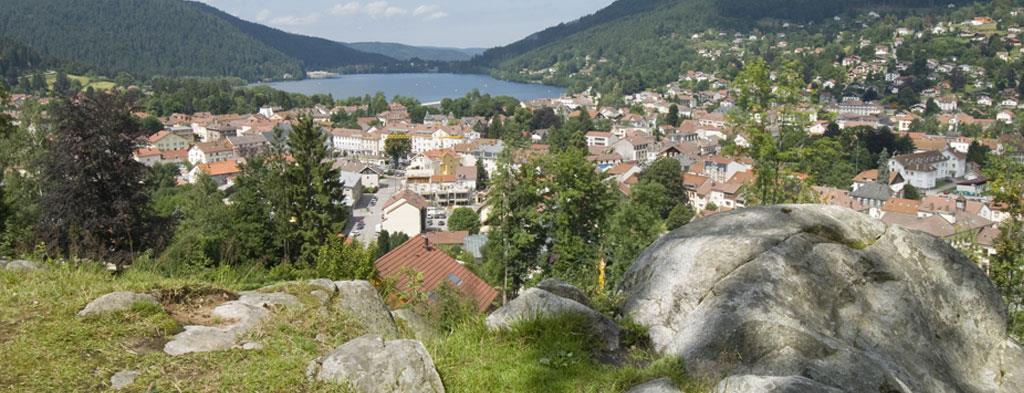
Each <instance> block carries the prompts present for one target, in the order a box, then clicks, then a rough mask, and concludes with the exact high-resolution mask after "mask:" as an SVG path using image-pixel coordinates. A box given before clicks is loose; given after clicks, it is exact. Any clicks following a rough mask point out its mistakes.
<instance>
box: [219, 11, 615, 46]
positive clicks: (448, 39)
mask: <svg viewBox="0 0 1024 393" xmlns="http://www.w3.org/2000/svg"><path fill="white" fill-rule="evenodd" d="M200 1H202V2H204V3H207V4H209V5H212V6H214V7H217V8H219V9H221V10H223V11H226V12H228V13H230V14H232V15H235V16H237V17H239V18H242V19H245V20H249V21H253V22H257V23H261V24H265V25H268V26H272V27H276V28H278V29H281V30H284V31H288V32H292V33H300V34H305V35H312V36H317V37H323V38H328V39H332V40H335V41H342V42H361V41H384V42H399V43H403V44H409V45H421V46H447V47H460V48H489V47H494V46H500V45H505V44H509V43H512V42H515V41H518V40H519V39H522V38H524V37H526V36H528V35H530V34H532V33H535V32H537V31H540V30H543V29H544V28H547V27H550V26H554V25H557V24H559V23H562V22H568V21H571V20H575V19H577V18H579V17H582V16H584V15H587V14H591V13H593V12H594V11H597V10H599V9H601V8H604V7H605V6H607V5H609V4H611V3H612V2H613V0H259V1H255V0H200Z"/></svg>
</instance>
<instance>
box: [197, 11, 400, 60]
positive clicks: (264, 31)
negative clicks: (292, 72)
mask: <svg viewBox="0 0 1024 393" xmlns="http://www.w3.org/2000/svg"><path fill="white" fill-rule="evenodd" d="M188 4H190V5H192V6H194V7H195V8H196V9H198V10H200V11H202V12H205V13H208V14H211V15H214V16H217V17H218V18H220V19H223V20H225V21H227V22H228V23H230V24H231V25H233V26H235V27H236V28H238V29H239V30H241V31H242V32H243V33H245V34H247V35H249V36H250V37H252V38H254V39H256V40H257V41H259V42H262V43H263V44H265V45H267V46H269V47H271V48H274V49H276V50H278V51H280V52H282V53H284V54H285V55H288V56H289V57H292V58H294V59H298V60H300V61H302V62H303V65H304V66H305V67H306V69H309V70H330V69H337V68H343V67H350V66H366V65H386V64H390V63H393V62H394V61H395V59H392V58H390V57H387V56H384V55H381V54H377V53H371V52H369V51H360V50H357V49H353V48H351V47H349V46H347V45H345V44H342V43H340V42H335V41H331V40H327V39H323V38H317V37H309V36H304V35H299V34H292V33H286V32H284V31H281V30H278V29H275V28H271V27H267V26H264V25H261V24H258V23H252V22H249V21H245V20H242V19H239V18H237V17H235V16H233V15H230V14H228V13H226V12H224V11H221V10H219V9H216V8H213V7H211V6H208V5H206V4H203V3H199V2H189V3H188Z"/></svg>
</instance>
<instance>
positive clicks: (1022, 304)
mask: <svg viewBox="0 0 1024 393" xmlns="http://www.w3.org/2000/svg"><path fill="white" fill-rule="evenodd" d="M1009 153H1011V154H1012V153H1013V152H1012V151H1011V152H1009ZM985 176H986V177H988V179H989V181H990V189H991V190H992V191H991V193H992V197H993V199H994V200H995V202H996V203H1000V204H1003V205H1004V206H1006V208H1005V209H1004V210H1003V211H1004V212H1005V213H1007V214H1008V217H1009V218H1007V219H1006V220H1004V221H1003V222H1002V223H1001V224H1000V225H999V237H997V238H996V244H995V247H996V255H995V256H994V257H993V258H992V259H991V261H990V263H991V268H990V272H989V277H990V278H992V281H993V282H994V283H995V284H996V286H997V287H999V289H1000V291H1001V292H1002V294H1003V299H1004V300H1005V301H1006V304H1007V306H1009V314H1010V331H1011V333H1013V334H1015V336H1016V337H1017V338H1018V339H1020V338H1021V334H1022V332H1024V220H1022V217H1024V200H1022V199H1021V195H1024V164H1022V163H1021V162H1019V161H1016V160H1014V159H1013V158H1012V157H1011V156H1009V154H1006V153H1004V154H1003V155H1002V156H995V155H992V156H990V158H989V165H988V166H987V167H986V168H985Z"/></svg>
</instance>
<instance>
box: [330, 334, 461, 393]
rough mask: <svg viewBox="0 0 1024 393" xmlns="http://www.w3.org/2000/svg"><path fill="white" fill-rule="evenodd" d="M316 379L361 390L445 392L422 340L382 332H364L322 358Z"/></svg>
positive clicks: (363, 392) (379, 392)
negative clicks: (392, 337)
mask: <svg viewBox="0 0 1024 393" xmlns="http://www.w3.org/2000/svg"><path fill="white" fill-rule="evenodd" d="M317 379H318V380H320V381H326V382H332V383H338V384H348V385H349V386H350V387H351V388H352V389H353V390H354V391H356V392H359V393H392V392H394V393H443V392H444V385H442V384H441V377H440V376H439V375H438V374H437V369H435V368H434V361H433V359H431V358H430V354H428V353H427V350H426V348H424V347H423V344H421V343H420V342H419V341H414V340H392V341H384V339H382V338H380V337H379V336H362V337H359V338H356V339H354V340H352V341H349V342H347V343H345V344H344V345H342V346H340V347H338V348H337V349H335V350H334V351H332V352H331V353H330V354H328V355H327V356H326V357H325V358H324V359H323V361H322V362H321V364H320V369H319V372H317Z"/></svg>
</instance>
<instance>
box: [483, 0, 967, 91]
mask: <svg viewBox="0 0 1024 393" xmlns="http://www.w3.org/2000/svg"><path fill="white" fill-rule="evenodd" d="M966 2H967V1H964V0H953V1H949V2H943V4H948V3H966ZM935 5H936V1H935V0H853V1H848V0H767V1H755V0H640V1H634V0H619V1H617V2H615V3H613V4H612V5H610V6H608V7H607V8H605V9H602V10H600V11H598V12H596V13H594V14H592V15H589V16H585V17H583V18H581V19H579V20H577V21H574V22H570V23H566V24H561V25H558V26H555V27H551V28H549V29H546V30H543V31H541V32H538V33H535V34H533V35H530V36H529V37H526V38H524V39H523V40H520V41H518V42H515V43H512V44H510V45H507V46H504V47H499V48H493V49H490V50H488V51H487V52H486V53H484V54H483V55H482V56H480V57H478V58H476V59H475V60H474V61H475V62H477V63H479V64H481V65H486V66H489V67H492V69H493V70H494V72H495V73H496V74H497V75H498V76H501V77H505V78H511V79H524V78H523V77H522V76H521V75H519V73H520V72H521V70H524V69H526V70H544V69H546V68H549V67H554V66H556V65H558V66H559V67H561V68H564V69H561V70H560V71H561V74H562V75H563V76H564V75H568V74H573V73H575V72H576V71H577V70H580V69H583V68H585V67H586V66H588V65H592V64H593V63H590V64H588V63H587V61H586V59H587V58H588V57H590V58H591V59H592V61H596V60H598V59H602V58H603V59H604V60H603V62H605V63H607V64H606V65H605V66H603V68H605V69H610V70H611V71H609V72H607V73H605V74H603V75H602V76H604V77H606V78H607V79H610V80H614V81H615V82H616V83H618V84H619V85H620V86H621V88H622V89H623V90H625V91H635V90H638V89H641V88H644V87H650V81H657V82H658V83H662V82H667V81H671V80H675V78H676V77H677V76H678V72H679V70H678V68H679V67H678V66H679V64H680V63H682V62H685V61H687V60H691V59H693V58H694V56H695V53H694V51H693V50H691V49H692V48H690V47H689V45H688V42H687V41H688V40H687V38H688V37H689V35H690V34H692V33H695V32H701V31H705V30H707V29H712V28H713V29H719V30H739V31H745V30H751V29H754V28H758V27H760V22H762V21H763V20H765V19H776V20H778V19H783V20H788V21H795V22H813V21H818V20H821V19H823V18H828V17H831V16H834V15H839V14H843V13H846V12H850V11H854V10H864V9H866V8H868V7H878V8H882V7H885V8H886V9H890V10H892V9H903V8H910V7H932V6H935ZM595 79H596V78H595ZM545 81H546V82H551V83H561V84H567V83H568V82H567V79H565V78H563V79H562V80H545Z"/></svg>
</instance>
